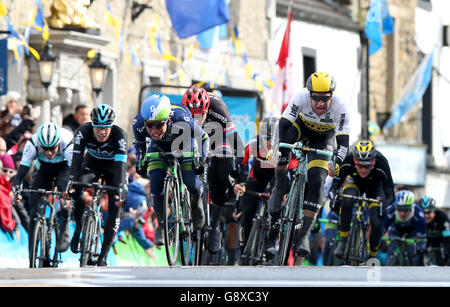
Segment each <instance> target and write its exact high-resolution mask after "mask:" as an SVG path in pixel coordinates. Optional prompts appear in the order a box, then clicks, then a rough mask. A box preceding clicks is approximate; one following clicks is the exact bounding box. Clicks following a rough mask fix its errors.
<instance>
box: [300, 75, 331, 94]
mask: <svg viewBox="0 0 450 307" xmlns="http://www.w3.org/2000/svg"><path fill="white" fill-rule="evenodd" d="M306 87H307V88H308V91H310V92H311V93H313V92H317V93H331V92H333V91H334V90H335V89H336V81H335V80H334V78H333V76H332V75H330V74H329V73H326V72H315V73H313V74H311V76H309V78H308V80H307V81H306Z"/></svg>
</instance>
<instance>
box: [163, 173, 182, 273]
mask: <svg viewBox="0 0 450 307" xmlns="http://www.w3.org/2000/svg"><path fill="white" fill-rule="evenodd" d="M163 219H164V221H163V223H164V225H163V230H164V244H165V249H166V257H167V263H168V264H169V265H170V266H172V265H175V264H176V261H177V257H178V248H179V244H180V241H179V235H180V221H181V214H180V196H179V186H178V182H176V181H175V178H174V177H169V178H168V179H167V180H166V185H165V187H164V210H163Z"/></svg>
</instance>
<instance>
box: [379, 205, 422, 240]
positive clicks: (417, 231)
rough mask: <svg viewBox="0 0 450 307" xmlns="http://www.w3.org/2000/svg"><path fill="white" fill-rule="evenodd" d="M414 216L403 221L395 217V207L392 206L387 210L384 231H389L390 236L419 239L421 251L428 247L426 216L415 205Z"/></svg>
mask: <svg viewBox="0 0 450 307" xmlns="http://www.w3.org/2000/svg"><path fill="white" fill-rule="evenodd" d="M413 210H414V216H413V217H411V218H410V219H409V220H408V221H404V222H403V221H401V220H399V219H398V218H397V216H396V215H395V206H394V205H391V206H389V207H388V209H387V216H386V219H385V220H384V223H385V225H384V229H388V232H389V236H399V237H402V236H406V237H408V238H415V239H419V241H418V244H419V247H420V248H421V249H424V248H425V246H426V238H427V235H426V224H425V215H424V213H423V210H422V208H420V207H419V206H418V205H417V204H416V203H414V207H413Z"/></svg>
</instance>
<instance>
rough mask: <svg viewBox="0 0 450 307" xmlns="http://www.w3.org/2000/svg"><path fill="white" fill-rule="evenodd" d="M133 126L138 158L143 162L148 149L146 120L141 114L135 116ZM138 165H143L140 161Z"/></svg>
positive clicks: (134, 143)
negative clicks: (142, 159)
mask: <svg viewBox="0 0 450 307" xmlns="http://www.w3.org/2000/svg"><path fill="white" fill-rule="evenodd" d="M132 128H133V134H134V140H133V145H134V148H135V149H136V158H137V160H138V161H139V162H141V158H143V156H144V155H145V152H146V150H147V148H146V146H147V143H146V132H145V124H144V120H143V119H142V117H141V116H140V115H139V114H138V115H136V117H135V118H134V120H133V123H132ZM138 166H139V167H140V166H141V165H140V163H139V165H138Z"/></svg>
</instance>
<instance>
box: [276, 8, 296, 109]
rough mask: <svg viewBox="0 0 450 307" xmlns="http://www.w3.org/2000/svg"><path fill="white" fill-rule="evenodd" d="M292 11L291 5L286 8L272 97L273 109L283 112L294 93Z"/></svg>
mask: <svg viewBox="0 0 450 307" xmlns="http://www.w3.org/2000/svg"><path fill="white" fill-rule="evenodd" d="M292 17H293V11H292V6H289V9H288V23H287V26H286V31H285V32H284V37H283V42H282V43H281V48H280V54H279V55H278V61H277V64H278V66H279V71H278V74H277V78H276V80H275V86H274V92H273V95H274V96H273V99H274V102H275V111H276V112H278V111H279V112H281V113H283V111H284V109H285V108H286V107H287V105H288V103H289V100H290V99H291V97H292V95H293V94H294V86H293V82H292V53H291V50H290V49H291V47H290V46H291V44H290V37H291V24H292Z"/></svg>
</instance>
